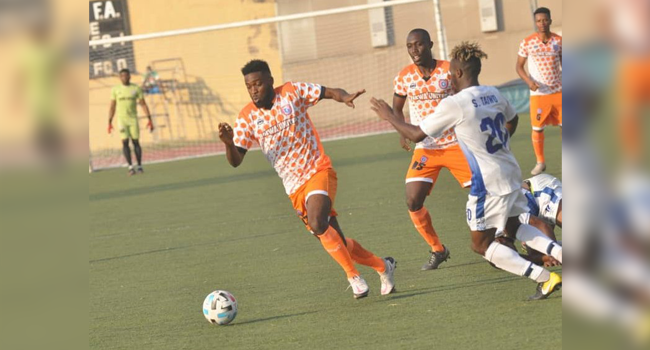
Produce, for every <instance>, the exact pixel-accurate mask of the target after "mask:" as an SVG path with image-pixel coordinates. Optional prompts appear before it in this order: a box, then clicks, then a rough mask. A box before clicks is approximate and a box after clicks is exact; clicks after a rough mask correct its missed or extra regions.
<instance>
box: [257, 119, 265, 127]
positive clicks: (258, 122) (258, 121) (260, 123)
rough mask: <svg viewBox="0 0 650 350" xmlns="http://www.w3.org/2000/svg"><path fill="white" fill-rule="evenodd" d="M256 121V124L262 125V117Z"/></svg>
mask: <svg viewBox="0 0 650 350" xmlns="http://www.w3.org/2000/svg"><path fill="white" fill-rule="evenodd" d="M256 123H257V125H262V124H263V123H264V118H258V119H257V121H256Z"/></svg>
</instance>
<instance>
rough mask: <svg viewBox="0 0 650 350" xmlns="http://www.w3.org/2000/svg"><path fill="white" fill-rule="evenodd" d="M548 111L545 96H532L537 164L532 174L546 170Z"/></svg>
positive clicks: (531, 106) (534, 147)
mask: <svg viewBox="0 0 650 350" xmlns="http://www.w3.org/2000/svg"><path fill="white" fill-rule="evenodd" d="M547 114H548V111H545V110H544V106H543V96H531V97H530V124H531V125H532V127H533V131H532V134H531V139H532V142H533V150H534V151H535V158H536V164H535V167H534V168H533V170H531V172H530V173H531V174H533V175H538V174H541V173H542V172H543V171H544V170H546V159H545V158H544V121H545V120H544V119H545V118H546V115H547Z"/></svg>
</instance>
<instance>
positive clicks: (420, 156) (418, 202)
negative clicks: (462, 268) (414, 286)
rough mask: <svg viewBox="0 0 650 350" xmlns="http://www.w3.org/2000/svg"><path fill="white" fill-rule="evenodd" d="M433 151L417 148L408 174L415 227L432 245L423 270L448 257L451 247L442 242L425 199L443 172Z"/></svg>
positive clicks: (436, 264)
mask: <svg viewBox="0 0 650 350" xmlns="http://www.w3.org/2000/svg"><path fill="white" fill-rule="evenodd" d="M435 161H436V160H435V155H434V154H433V152H432V151H426V150H422V149H416V150H415V151H414V153H413V158H412V159H411V164H410V167H409V170H408V173H407V174H406V206H407V208H408V211H409V216H410V217H411V221H412V222H413V226H415V229H416V230H417V231H418V233H419V234H420V236H422V238H423V239H424V240H425V242H427V244H428V245H429V247H431V251H430V253H431V255H430V256H429V260H428V261H427V263H425V264H424V265H423V266H422V270H434V269H437V268H438V266H439V265H440V264H441V263H443V262H444V261H446V260H447V259H448V258H449V250H447V248H446V247H445V246H444V245H443V244H442V243H441V242H440V237H438V234H437V233H436V231H435V229H434V228H433V223H432V221H431V215H430V214H429V211H428V210H427V208H426V207H425V206H424V201H425V199H426V198H427V196H428V195H429V193H431V190H432V189H433V185H434V183H435V181H436V179H437V178H438V174H439V173H440V166H439V165H437V164H434V162H435Z"/></svg>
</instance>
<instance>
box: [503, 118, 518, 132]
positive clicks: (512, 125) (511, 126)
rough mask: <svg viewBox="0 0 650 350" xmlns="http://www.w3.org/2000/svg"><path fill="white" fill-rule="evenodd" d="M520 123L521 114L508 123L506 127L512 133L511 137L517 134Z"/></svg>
mask: <svg viewBox="0 0 650 350" xmlns="http://www.w3.org/2000/svg"><path fill="white" fill-rule="evenodd" d="M518 124H519V115H515V117H514V118H512V120H511V121H509V122H507V123H506V129H508V134H510V137H512V135H514V134H515V131H517V125H518Z"/></svg>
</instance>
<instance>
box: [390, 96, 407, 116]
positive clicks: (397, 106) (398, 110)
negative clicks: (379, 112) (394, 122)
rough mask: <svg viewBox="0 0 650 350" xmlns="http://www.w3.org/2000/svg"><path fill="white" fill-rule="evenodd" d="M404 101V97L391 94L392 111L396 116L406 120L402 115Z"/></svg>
mask: <svg viewBox="0 0 650 350" xmlns="http://www.w3.org/2000/svg"><path fill="white" fill-rule="evenodd" d="M405 103H406V98H405V97H401V96H397V95H393V113H395V115H396V116H398V117H400V118H401V119H402V120H404V121H406V117H405V116H404V104H405Z"/></svg>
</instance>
